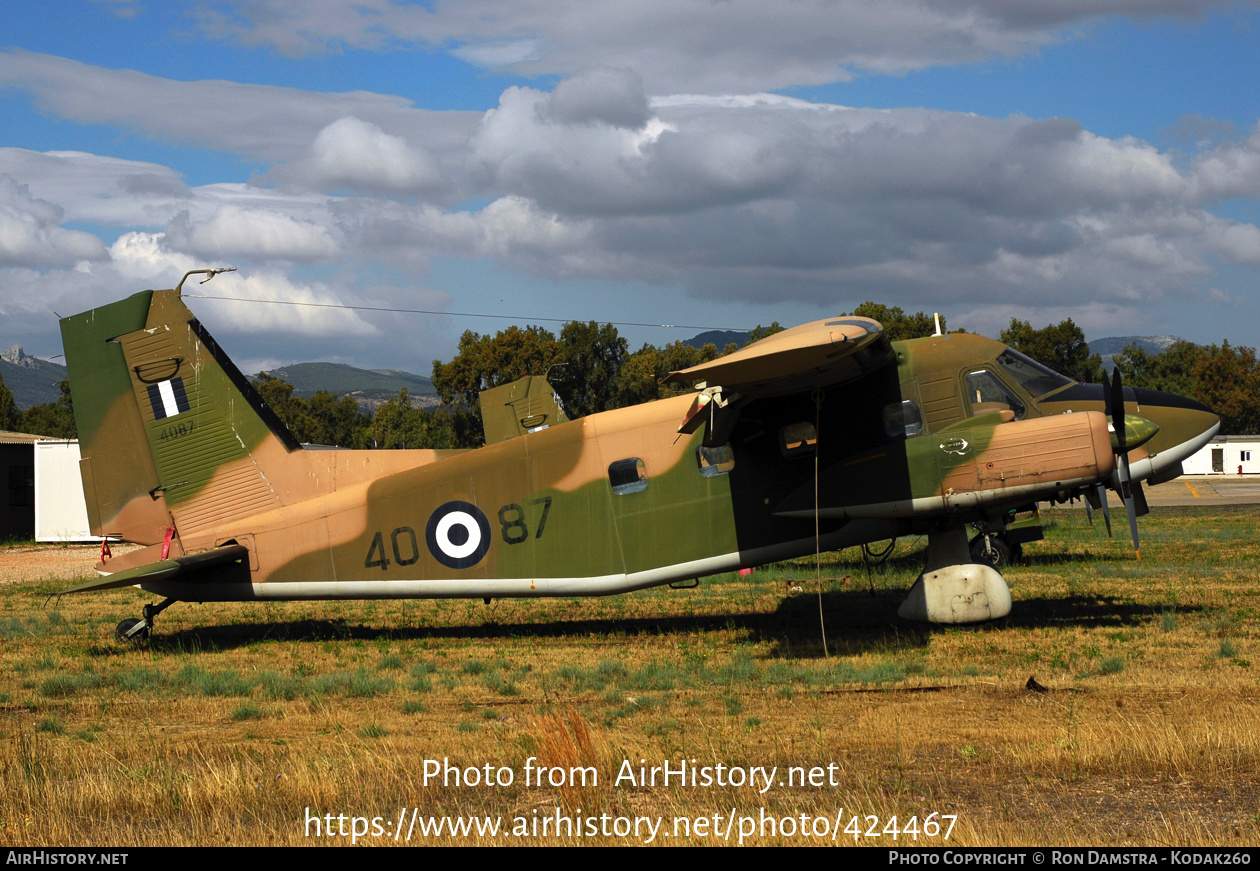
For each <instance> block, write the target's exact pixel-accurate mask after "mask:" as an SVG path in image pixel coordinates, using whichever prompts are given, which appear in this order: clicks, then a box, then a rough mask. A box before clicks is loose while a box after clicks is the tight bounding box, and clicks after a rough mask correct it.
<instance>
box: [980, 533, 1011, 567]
mask: <svg viewBox="0 0 1260 871" xmlns="http://www.w3.org/2000/svg"><path fill="white" fill-rule="evenodd" d="M971 558H972V560H973V561H975V562H977V563H979V564H980V565H982V566H992V567H993V568H995V569H997V570H998V571H1001V570H1002V569H1004V568H1006V567H1007V566H1009V565H1011V563H1013V562H1014V561H1015V559H1016V555H1015V553H1014V549H1013V548H1012V547H1011V546H1010V545H1009V544H1007V543H1006V539H1004V538H1003V537H1002V536H1000V535H990V536H989V552H988V553H985V547H984V535H977V536H976V537H975V538H973V539H972V540H971Z"/></svg>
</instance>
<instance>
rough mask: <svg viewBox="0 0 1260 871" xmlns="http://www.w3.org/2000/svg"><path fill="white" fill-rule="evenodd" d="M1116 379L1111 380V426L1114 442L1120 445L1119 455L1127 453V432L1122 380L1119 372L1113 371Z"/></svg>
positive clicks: (1117, 370)
mask: <svg viewBox="0 0 1260 871" xmlns="http://www.w3.org/2000/svg"><path fill="white" fill-rule="evenodd" d="M1115 373H1116V377H1115V378H1113V379H1112V380H1111V425H1112V426H1113V427H1115V430H1116V440H1117V441H1119V443H1120V453H1122V454H1127V453H1128V452H1129V445H1128V430H1127V428H1126V427H1125V425H1124V378H1123V377H1122V376H1121V374H1120V370H1119V369H1116V370H1115Z"/></svg>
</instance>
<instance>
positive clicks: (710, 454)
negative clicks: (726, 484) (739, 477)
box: [696, 444, 735, 478]
mask: <svg viewBox="0 0 1260 871" xmlns="http://www.w3.org/2000/svg"><path fill="white" fill-rule="evenodd" d="M696 463H697V464H698V465H699V466H700V474H701V475H704V476H705V477H706V478H712V477H714V476H715V475H725V474H726V473H728V472H729V471H730V470H731V469H733V468H735V452H734V451H733V450H731V446H730V445H729V444H725V445H719V446H718V447H716V448H706V447H699V448H696Z"/></svg>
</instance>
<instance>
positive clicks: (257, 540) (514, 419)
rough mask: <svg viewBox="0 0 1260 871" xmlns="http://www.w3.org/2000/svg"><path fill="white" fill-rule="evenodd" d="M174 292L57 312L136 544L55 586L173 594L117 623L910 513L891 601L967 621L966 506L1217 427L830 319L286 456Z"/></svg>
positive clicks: (1196, 437) (734, 548)
mask: <svg viewBox="0 0 1260 871" xmlns="http://www.w3.org/2000/svg"><path fill="white" fill-rule="evenodd" d="M203 271H207V270H203ZM189 274H193V273H189ZM187 277H188V276H185V279H187ZM182 285H183V280H181V281H180V284H179V285H178V286H177V287H176V288H175V289H174V290H163V291H145V292H143V293H138V294H136V295H134V296H131V297H129V298H127V299H124V300H122V301H119V302H115V303H112V304H110V305H106V306H102V307H100V308H97V309H93V310H91V311H88V312H84V313H82V314H78V315H73V316H71V317H68V318H65V319H63V320H62V321H61V329H62V337H63V340H64V343H65V349H66V363H67V365H68V367H69V373H70V381H71V384H72V388H73V395H74V412H75V418H76V422H77V424H78V430H79V438H80V448H81V452H82V457H83V459H82V467H81V470H82V477H83V486H84V493H85V494H86V497H87V503H88V512H89V516H90V520H91V525H92V529H93V531H94V532H95V533H97V534H100V535H111V536H117V537H119V538H121V539H123V540H126V541H131V542H137V543H139V544H142V545H145V547H144V548H142V549H140V550H137V551H134V552H132V553H129V554H127V555H125V556H121V557H116V558H114V559H112V560H109V561H108V562H107V563H104V564H101V565H98V567H97V568H98V571H99V572H100V573H101V574H102V575H103V576H102V577H101V578H99V579H97V580H93V581H90V582H88V583H85V584H82V585H80V586H78V587H75V588H73V590H67V591H66V592H82V591H91V590H104V589H108V588H113V587H122V586H133V585H134V586H138V587H140V588H142V589H144V590H147V591H149V592H152V593H154V594H157V595H158V596H163V597H166V598H165V600H164V601H163V602H161V604H158V605H147V606H145V608H144V612H143V616H142V618H140V619H131V620H125V621H123V622H122V623H121V624H119V627H118V634H119V637H120V638H124V639H136V638H142V637H145V636H147V635H148V633H149V632H150V631H151V630H152V627H153V618H154V616H155V615H156V614H157V613H159V612H161V611H162V610H163V609H165V608H166V607H168V606H169V605H171V604H173V603H174V602H177V601H184V602H214V601H240V600H255V599H272V600H276V599H372V598H444V597H463V598H484V599H487V600H489V599H491V598H504V597H525V596H596V595H607V594H612V593H623V592H628V591H632V590H638V589H642V588H645V587H652V586H656V585H661V584H667V583H673V582H682V581H687V580H690V579H693V578H698V577H701V576H704V575H709V574H713V573H717V572H726V571H732V570H734V569H739V568H743V567H748V566H756V565H760V564H763V563H767V562H770V561H774V560H782V559H786V558H790V557H797V556H802V555H806V554H810V553H813V552H814V551H815V549H816V548H821V549H823V550H833V549H840V548H845V547H849V546H853V545H859V544H864V543H870V542H875V541H883V540H888V539H891V538H894V537H896V536H899V535H904V534H907V533H920V534H922V533H926V535H927V537H928V555H927V566H926V568H925V570H924V573H923V575H921V576H920V578H919V579H918V581H917V582H916V583H915V585H914V587H913V588H912V590H911V593H910V596H909V598H908V599H907V600H906V603H905V604H904V605H903V606H902V608H901V611H900V612H899V613H901V614H902V616H905V617H908V618H911V619H919V620H931V621H936V622H971V621H977V620H987V619H992V618H996V617H1001V616H1004V615H1005V614H1007V613H1008V612H1009V611H1010V607H1011V605H1010V602H1011V598H1010V591H1009V589H1008V588H1007V586H1006V583H1005V581H1004V580H1003V578H1002V576H1001V575H1000V574H999V573H998V571H997V570H996V569H994V568H992V567H990V566H988V565H977V564H975V563H973V562H972V560H971V556H970V554H969V553H968V532H967V530H968V528H969V525H970V524H985V523H988V524H990V526H989V529H990V530H993V529H997V530H999V531H1000V530H1001V529H1002V527H1003V524H1004V523H1005V520H1006V519H1007V518H1008V517H1009V516H1010V514H1011V512H1012V511H1013V510H1015V509H1018V508H1023V507H1026V506H1031V505H1032V504H1033V503H1035V502H1036V501H1038V500H1048V499H1065V498H1070V497H1072V496H1074V495H1078V494H1085V495H1089V496H1090V497H1091V498H1092V499H1093V500H1095V501H1096V502H1097V501H1099V500H1098V496H1097V493H1098V492H1099V491H1100V490H1101V489H1102V485H1109V486H1112V487H1114V488H1115V489H1117V490H1118V491H1120V492H1122V493H1127V494H1130V495H1129V496H1128V499H1127V502H1128V503H1129V505H1130V506H1131V513H1134V512H1137V511H1140V510H1141V505H1136V504H1134V503H1135V502H1136V501H1137V500H1136V496H1140V493H1141V489H1140V483H1141V481H1143V480H1147V481H1161V480H1166V479H1171V478H1173V477H1176V476H1177V475H1178V474H1180V472H1181V460H1182V459H1184V458H1185V457H1187V456H1188V455H1189V454H1191V453H1192V452H1193V451H1195V450H1197V449H1198V448H1199V447H1200V446H1202V445H1203V444H1204V443H1205V442H1206V441H1207V440H1208V439H1210V438H1211V436H1212V435H1213V434H1214V433H1215V432H1216V430H1217V428H1218V426H1219V422H1218V419H1217V417H1216V416H1215V415H1214V414H1212V413H1211V412H1210V411H1209V410H1208V409H1206V408H1204V407H1203V406H1201V405H1198V404H1197V403H1194V402H1191V401H1190V400H1187V399H1183V398H1181V397H1178V396H1173V395H1169V394H1164V393H1157V392H1154V391H1148V390H1140V389H1139V390H1132V389H1127V388H1123V387H1121V386H1120V385H1119V382H1118V381H1117V382H1116V384H1115V385H1112V386H1111V387H1110V388H1109V389H1108V390H1106V391H1105V390H1104V389H1103V387H1101V386H1099V385H1084V384H1077V383H1074V382H1072V381H1070V380H1068V379H1067V378H1064V377H1063V376H1061V375H1058V374H1057V373H1054V372H1052V371H1050V370H1049V369H1047V368H1045V367H1043V366H1041V365H1040V364H1038V363H1036V362H1034V361H1032V360H1030V359H1029V358H1027V357H1024V356H1023V355H1021V354H1019V353H1017V352H1015V351H1013V350H1011V349H1010V348H1007V347H1006V346H1005V345H1002V344H1001V343H999V342H995V341H993V340H991V339H986V338H983V337H980V336H974V335H967V334H951V335H935V336H931V337H926V338H921V339H916V340H913V341H908V342H895V343H894V342H890V341H889V340H888V339H887V337H886V335H885V334H884V331H883V328H882V327H881V326H880V325H879V324H878V323H877V322H875V321H873V320H869V319H866V318H859V317H836V318H831V319H826V320H821V321H816V322H814V323H811V324H806V325H804V326H799V327H795V328H793V329H790V330H786V331H784V332H781V333H778V334H776V335H773V336H770V337H768V338H766V339H763V340H761V341H759V342H757V343H755V344H753V345H751V346H749V347H746V348H744V349H742V350H740V351H738V352H736V353H734V354H731V355H728V356H726V357H722V358H720V359H718V360H714V361H712V362H709V363H705V364H702V365H700V366H696V367H693V368H691V369H687V370H684V371H681V372H675V373H673V374H672V375H671V376H670V378H669V380H670V381H674V382H683V383H687V382H692V383H695V384H696V385H697V392H695V393H692V394H689V395H683V396H677V397H674V398H670V399H663V400H659V401H655V402H649V403H646V404H643V405H638V406H634V407H631V408H624V409H619V410H615V411H608V412H603V413H599V414H592V415H589V416H587V417H584V418H579V419H577V420H567V419H566V418H565V415H564V413H563V410H562V408H561V406H560V405H559V403H558V402H557V401H556V399H555V398H554V394H553V393H552V390H551V387H550V385H548V384H547V383H546V381H545V379H543V378H541V377H534V378H528V379H523V380H522V381H518V382H516V383H514V384H511V385H507V386H504V387H500V388H496V389H494V390H488V391H485V392H483V393H482V396H481V405H482V415H483V418H484V420H485V430H486V436H487V442H488V443H487V444H486V445H485V446H484V447H481V448H477V449H475V450H466V451H459V450H451V451H438V450H409V451H354V450H316V449H304V448H303V446H302V445H300V444H298V443H297V441H296V440H295V439H294V438H293V436H292V435H291V434H290V433H289V431H288V430H287V429H286V428H285V426H284V425H283V424H282V423H281V422H280V421H279V419H278V418H277V417H276V416H275V415H274V414H273V413H272V411H271V410H270V409H269V408H268V407H267V406H266V404H265V403H264V402H263V401H262V400H261V398H260V397H259V396H258V394H257V392H256V391H255V390H254V389H253V387H252V386H251V385H250V383H249V381H248V380H247V379H246V378H245V377H244V376H243V375H242V374H241V373H240V371H239V370H238V369H237V368H236V367H235V366H234V365H233V364H232V363H231V361H230V360H228V358H227V357H226V355H225V354H224V353H223V352H222V350H221V349H220V348H219V346H218V345H217V344H216V343H215V341H214V340H213V339H212V338H211V337H210V334H209V333H208V332H207V331H206V330H205V328H204V327H203V326H202V325H201V323H200V322H199V321H198V320H197V319H196V318H195V317H194V316H193V315H192V313H191V312H190V311H189V310H188V309H187V308H186V307H185V305H184V303H183V301H182V300H181V297H180V287H182ZM1109 416H1110V420H1109ZM1117 455H1119V456H1120V457H1121V458H1122V459H1123V460H1127V462H1121V463H1119V464H1118V463H1117ZM1104 498H1105V497H1104ZM993 524H996V525H993ZM988 540H989V539H988V538H987V533H986V536H982V538H981V541H988Z"/></svg>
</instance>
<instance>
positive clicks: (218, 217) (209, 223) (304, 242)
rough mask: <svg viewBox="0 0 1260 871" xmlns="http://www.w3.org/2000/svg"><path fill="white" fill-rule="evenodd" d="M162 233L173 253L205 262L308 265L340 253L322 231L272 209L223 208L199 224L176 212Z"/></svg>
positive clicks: (335, 244) (332, 257) (320, 227)
mask: <svg viewBox="0 0 1260 871" xmlns="http://www.w3.org/2000/svg"><path fill="white" fill-rule="evenodd" d="M166 232H167V244H168V245H170V246H171V247H172V248H173V249H175V250H178V251H183V252H187V253H189V254H194V255H197V256H199V257H203V258H211V259H215V258H218V259H228V260H231V259H234V258H239V257H244V258H249V259H254V260H264V261H266V260H273V259H281V260H292V261H298V262H312V261H320V260H332V259H334V258H336V257H338V256H339V255H340V253H341V246H340V245H339V244H338V243H337V242H335V241H334V240H333V238H332V235H331V234H330V233H329V232H328V229H327V228H326V227H323V226H320V225H319V224H317V223H315V222H314V221H310V220H304V219H301V218H296V217H294V216H293V215H291V214H287V213H285V212H283V211H280V210H278V209H260V208H249V209H246V208H241V207H239V206H235V205H224V206H220V207H219V208H218V209H217V210H215V212H214V213H213V214H211V215H210V216H209V217H207V218H205V219H203V220H194V219H193V218H192V217H191V215H190V214H189V213H188V212H186V211H182V212H180V213H179V214H177V215H176V216H175V217H174V218H173V219H172V221H171V223H170V225H169V226H168V227H167V231H166Z"/></svg>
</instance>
